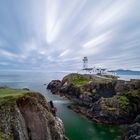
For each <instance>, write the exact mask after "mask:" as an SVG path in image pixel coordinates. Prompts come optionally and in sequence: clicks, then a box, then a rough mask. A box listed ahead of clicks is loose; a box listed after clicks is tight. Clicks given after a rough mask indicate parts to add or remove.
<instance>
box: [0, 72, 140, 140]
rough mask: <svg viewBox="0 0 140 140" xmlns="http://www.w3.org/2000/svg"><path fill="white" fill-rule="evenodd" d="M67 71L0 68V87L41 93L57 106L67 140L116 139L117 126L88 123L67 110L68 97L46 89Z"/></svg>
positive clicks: (119, 127)
mask: <svg viewBox="0 0 140 140" xmlns="http://www.w3.org/2000/svg"><path fill="white" fill-rule="evenodd" d="M67 74H68V72H41V71H0V86H8V87H11V88H18V89H22V88H29V89H31V90H33V91H38V92H40V93H41V94H42V95H44V96H45V98H46V101H47V102H48V101H50V100H52V101H53V102H54V105H55V107H56V108H57V115H58V116H59V117H60V118H61V119H62V121H63V123H64V128H65V134H66V136H67V137H68V138H69V140H118V139H119V137H120V135H121V133H122V127H121V126H117V125H105V124H97V123H95V122H92V121H90V120H88V119H87V118H86V117H84V116H82V115H80V114H77V113H75V112H73V111H71V110H69V109H68V108H67V105H69V104H71V102H70V101H69V100H67V99H64V98H62V97H59V96H58V95H53V94H51V92H50V91H48V90H47V89H46V87H47V84H48V83H49V82H50V81H51V80H54V79H60V80H61V79H62V78H63V77H64V76H65V75H67ZM119 76H120V79H123V80H130V79H140V75H119Z"/></svg>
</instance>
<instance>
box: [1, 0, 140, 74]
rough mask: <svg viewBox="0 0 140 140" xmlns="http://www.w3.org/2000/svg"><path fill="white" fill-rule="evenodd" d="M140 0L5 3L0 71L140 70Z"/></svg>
mask: <svg viewBox="0 0 140 140" xmlns="http://www.w3.org/2000/svg"><path fill="white" fill-rule="evenodd" d="M139 7H140V2H139V1H138V0H127V1H125V2H122V1H121V0H117V1H112V0H108V1H106V0H101V1H96V0H82V1H81V0H71V1H68V0H67V1H66V0H40V1H34V0H30V1H28V0H23V1H17V0H13V1H12V2H11V1H9V0H5V1H3V2H2V3H1V5H0V22H1V24H0V68H3V69H4V68H6V69H10V68H12V69H19V68H20V69H41V70H48V71H51V70H52V71H54V70H56V69H57V70H59V71H60V70H62V71H65V70H67V71H68V70H77V69H80V68H81V67H82V58H83V57H84V56H87V57H88V58H89V66H102V67H108V68H111V69H117V68H125V69H137V70H138V69H140V65H139V60H140V57H139V54H140V47H139V46H140V41H139V38H140V16H139V12H140V10H139Z"/></svg>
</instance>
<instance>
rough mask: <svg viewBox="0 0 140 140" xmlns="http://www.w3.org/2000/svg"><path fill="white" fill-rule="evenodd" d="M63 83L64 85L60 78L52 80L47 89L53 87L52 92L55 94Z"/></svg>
mask: <svg viewBox="0 0 140 140" xmlns="http://www.w3.org/2000/svg"><path fill="white" fill-rule="evenodd" d="M61 85H62V82H61V81H60V80H52V81H51V82H50V83H49V84H48V86H47V89H51V92H52V93H53V94H56V93H57V92H59V90H60V88H61Z"/></svg>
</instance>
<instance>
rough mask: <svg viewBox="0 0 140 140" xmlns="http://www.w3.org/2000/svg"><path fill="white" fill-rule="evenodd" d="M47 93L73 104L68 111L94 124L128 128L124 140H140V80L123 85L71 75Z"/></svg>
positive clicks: (82, 75) (51, 84)
mask: <svg viewBox="0 0 140 140" xmlns="http://www.w3.org/2000/svg"><path fill="white" fill-rule="evenodd" d="M47 89H49V90H51V92H52V93H53V94H59V95H60V96H63V97H66V98H68V99H70V100H72V101H73V104H71V105H69V106H68V108H70V109H72V110H73V111H75V112H77V113H81V114H83V115H84V116H86V117H87V118H89V119H90V120H92V121H95V122H97V123H105V124H127V125H128V128H129V129H127V130H126V133H125V134H124V136H123V140H126V139H129V138H130V137H134V138H136V137H138V136H139V131H136V130H139V129H140V124H139V122H140V102H139V101H140V80H135V79H132V80H130V81H124V80H117V79H116V78H109V79H107V78H102V77H98V76H96V75H91V74H77V73H71V74H68V75H66V76H65V77H64V78H63V79H62V80H61V81H60V80H53V81H51V82H50V83H49V84H48V86H47ZM130 124H131V125H130ZM132 132H133V133H132Z"/></svg>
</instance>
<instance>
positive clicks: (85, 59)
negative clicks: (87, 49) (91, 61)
mask: <svg viewBox="0 0 140 140" xmlns="http://www.w3.org/2000/svg"><path fill="white" fill-rule="evenodd" d="M87 68H88V58H87V57H86V56H85V57H84V58H83V69H87Z"/></svg>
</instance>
